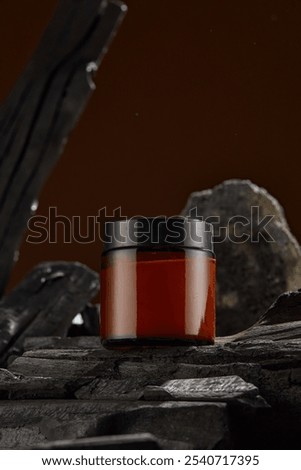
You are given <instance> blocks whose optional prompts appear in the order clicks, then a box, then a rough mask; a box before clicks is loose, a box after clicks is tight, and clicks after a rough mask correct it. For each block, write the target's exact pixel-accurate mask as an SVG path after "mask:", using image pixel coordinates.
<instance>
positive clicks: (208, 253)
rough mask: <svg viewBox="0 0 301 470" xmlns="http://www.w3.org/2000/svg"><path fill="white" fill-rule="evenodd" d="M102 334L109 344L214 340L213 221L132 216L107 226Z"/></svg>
mask: <svg viewBox="0 0 301 470" xmlns="http://www.w3.org/2000/svg"><path fill="white" fill-rule="evenodd" d="M105 231H106V237H105V244H104V251H103V255H102V265H101V331H100V334H101V338H102V343H103V345H104V346H106V347H109V348H115V347H116V348H118V347H135V346H137V347H139V346H157V345H166V346H171V345H184V344H196V345H198V344H212V343H213V342H214V336H215V257H214V253H213V248H212V226H211V225H210V224H207V223H205V222H203V221H201V220H198V219H189V218H184V217H177V218H175V217H173V218H168V219H166V218H161V217H160V218H135V219H129V220H123V221H117V222H109V223H107V224H106V230H105Z"/></svg>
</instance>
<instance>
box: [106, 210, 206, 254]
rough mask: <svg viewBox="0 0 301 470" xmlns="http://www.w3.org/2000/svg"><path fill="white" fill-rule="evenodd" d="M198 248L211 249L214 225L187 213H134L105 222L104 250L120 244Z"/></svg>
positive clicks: (150, 247)
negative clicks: (183, 215)
mask: <svg viewBox="0 0 301 470" xmlns="http://www.w3.org/2000/svg"><path fill="white" fill-rule="evenodd" d="M173 247H174V248H197V249H199V250H206V251H210V252H212V253H213V226H212V225H211V224H208V223H207V222H204V221H203V220H200V219H193V218H190V217H180V216H179V217H151V218H150V217H135V218H134V217H133V218H131V219H126V220H116V221H110V222H106V223H105V236H104V248H103V252H107V251H109V250H114V249H119V248H144V249H154V250H156V249H169V250H170V249H172V248H173Z"/></svg>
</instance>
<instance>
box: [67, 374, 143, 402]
mask: <svg viewBox="0 0 301 470" xmlns="http://www.w3.org/2000/svg"><path fill="white" fill-rule="evenodd" d="M146 384H147V379H146V378H145V379H144V380H143V379H140V380H139V379H138V378H131V379H95V380H93V381H92V382H90V383H89V384H87V385H83V386H82V387H80V388H79V389H78V390H77V391H76V393H75V397H76V398H78V399H90V400H139V399H140V398H141V397H142V396H143V390H144V386H145V385H146Z"/></svg>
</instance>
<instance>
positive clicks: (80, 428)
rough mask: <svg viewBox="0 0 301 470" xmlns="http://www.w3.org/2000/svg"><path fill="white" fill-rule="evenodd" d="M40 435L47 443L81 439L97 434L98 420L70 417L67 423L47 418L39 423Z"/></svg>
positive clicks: (64, 420)
mask: <svg viewBox="0 0 301 470" xmlns="http://www.w3.org/2000/svg"><path fill="white" fill-rule="evenodd" d="M39 427H40V430H41V433H42V434H43V435H44V436H45V437H46V438H47V440H48V441H57V440H62V439H72V440H73V439H82V438H86V437H91V436H97V435H98V434H99V418H98V416H97V415H95V416H90V415H87V416H84V415H83V416H80V417H70V420H69V421H66V419H64V418H62V417H58V418H52V417H47V418H46V419H42V420H41V421H40V423H39Z"/></svg>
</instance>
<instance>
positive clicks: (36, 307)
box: [0, 262, 99, 363]
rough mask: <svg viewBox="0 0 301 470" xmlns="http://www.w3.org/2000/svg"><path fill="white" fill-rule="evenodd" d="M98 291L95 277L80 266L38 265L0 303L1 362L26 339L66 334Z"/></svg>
mask: <svg viewBox="0 0 301 470" xmlns="http://www.w3.org/2000/svg"><path fill="white" fill-rule="evenodd" d="M98 289H99V281H98V275H97V274H96V273H94V272H93V271H92V270H90V269H89V268H87V267H86V266H84V265H82V264H80V263H67V262H51V263H44V264H41V265H39V266H37V267H36V268H35V269H34V270H33V271H32V272H31V273H30V274H29V275H28V276H27V277H26V278H25V279H24V280H23V281H22V282H21V284H19V285H18V286H17V287H16V288H15V289H14V290H13V291H12V292H11V293H10V294H8V295H7V296H6V297H4V298H3V299H2V301H1V302H0V359H1V361H2V363H3V362H4V360H5V358H6V357H7V356H8V355H9V354H18V353H19V352H20V351H21V350H22V348H23V343H24V340H25V338H27V337H32V336H45V335H60V336H64V335H66V333H67V331H68V328H69V326H70V324H71V322H72V319H73V318H74V316H75V315H76V313H77V312H78V311H80V310H81V309H82V308H83V307H84V306H85V305H86V303H87V302H88V301H89V300H90V299H91V298H93V297H94V296H95V295H96V293H97V292H98Z"/></svg>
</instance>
